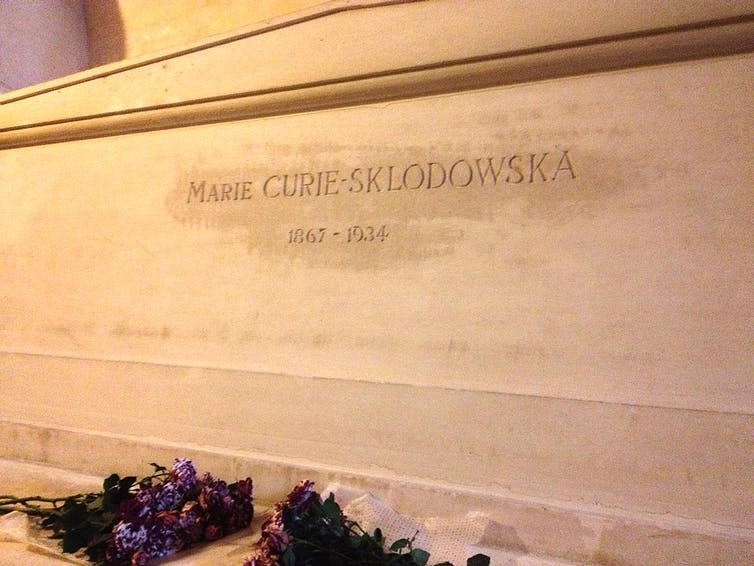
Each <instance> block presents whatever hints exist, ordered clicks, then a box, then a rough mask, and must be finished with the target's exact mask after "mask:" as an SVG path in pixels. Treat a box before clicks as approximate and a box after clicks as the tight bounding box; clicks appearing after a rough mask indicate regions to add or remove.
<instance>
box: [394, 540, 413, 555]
mask: <svg viewBox="0 0 754 566" xmlns="http://www.w3.org/2000/svg"><path fill="white" fill-rule="evenodd" d="M409 546H411V541H410V540H408V539H407V538H402V539H398V540H397V541H395V542H394V543H393V544H391V545H390V550H391V551H393V552H398V551H399V550H403V549H404V548H406V547H409Z"/></svg>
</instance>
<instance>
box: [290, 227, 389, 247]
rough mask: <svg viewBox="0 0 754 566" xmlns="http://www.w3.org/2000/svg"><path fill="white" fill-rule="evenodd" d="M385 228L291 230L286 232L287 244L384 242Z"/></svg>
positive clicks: (386, 234)
mask: <svg viewBox="0 0 754 566" xmlns="http://www.w3.org/2000/svg"><path fill="white" fill-rule="evenodd" d="M389 235H390V234H389V232H388V229H387V226H386V225H385V224H380V225H376V226H375V225H360V224H353V225H351V226H347V227H345V228H341V229H331V228H327V227H321V226H320V227H314V228H300V227H297V228H291V229H289V230H288V240H287V241H288V243H289V244H321V243H323V242H326V241H340V242H343V243H347V244H351V243H359V242H364V243H368V242H384V241H385V240H387V238H388V236H389Z"/></svg>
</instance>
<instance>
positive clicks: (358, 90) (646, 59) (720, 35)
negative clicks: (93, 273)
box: [0, 15, 754, 149]
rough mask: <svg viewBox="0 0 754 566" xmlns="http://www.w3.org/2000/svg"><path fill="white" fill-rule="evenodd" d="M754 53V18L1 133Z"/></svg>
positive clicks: (105, 129)
mask: <svg viewBox="0 0 754 566" xmlns="http://www.w3.org/2000/svg"><path fill="white" fill-rule="evenodd" d="M753 50H754V15H750V16H745V17H739V18H731V19H728V20H721V21H716V22H706V23H700V24H693V25H688V26H681V27H677V28H672V29H660V30H651V31H646V32H635V33H629V34H621V35H618V36H609V37H603V38H596V39H590V40H583V41H576V42H570V43H567V44H559V45H550V46H543V47H539V48H532V49H525V50H519V51H513V52H508V53H499V54H495V55H485V56H480V57H478V58H471V59H464V60H457V61H444V62H438V63H434V64H431V65H425V66H422V67H414V68H407V69H395V70H391V71H386V72H382V73H376V74H369V75H356V76H347V77H341V78H337V79H332V80H325V81H315V82H310V83H305V84H296V85H286V86H281V87H278V88H273V89H265V90H259V91H252V92H243V93H233V94H229V95H225V96H221V97H214V98H208V99H201V100H187V101H182V102H178V103H173V104H165V105H157V106H150V107H140V108H130V109H126V110H122V111H117V112H113V113H104V114H97V115H87V116H80V117H76V118H73V119H64V120H59V121H48V122H42V123H36V124H29V125H24V126H19V127H11V128H5V129H0V149H9V148H14V147H24V146H32V145H42V144H48V143H59V142H65V141H71V140H78V139H87V138H95V137H106V136H112V135H122V134H127V133H137V132H145V131H153V130H158V129H166V128H179V127H187V126H195V125H202V124H211V123H218V122H229V121H237V120H244V119H253V118H262V117H269V116H280V115H285V114H293V113H300V112H310V111H316V110H326V109H333V108H342V107H347V106H354V105H358V104H375V103H384V102H391V101H396V100H401V99H408V98H417V97H422V96H432V95H442V94H449V93H453V92H461V91H467V90H475V89H482V88H491V87H496V86H507V85H513V84H518V83H526V82H534V81H540V80H547V79H555V78H563V77H568V76H578V75H583V74H589V73H597V72H607V71H616V70H622V69H628V68H632V67H639V66H648V65H659V64H667V63H674V62H681V61H687V60H694V59H701V58H707V57H719V56H727V55H735V54H741V53H746V52H750V51H753Z"/></svg>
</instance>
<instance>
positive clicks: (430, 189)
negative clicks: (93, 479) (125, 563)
mask: <svg viewBox="0 0 754 566" xmlns="http://www.w3.org/2000/svg"><path fill="white" fill-rule="evenodd" d="M452 6H453V3H452V2H449V3H444V2H430V3H425V2H419V3H397V4H393V3H388V4H386V5H377V4H372V5H371V7H370V8H365V9H360V10H356V9H350V8H348V9H342V10H340V11H338V10H336V11H333V12H329V13H327V14H326V15H323V16H322V17H319V18H312V19H309V20H307V21H305V22H302V21H298V22H296V23H295V24H292V25H290V26H282V27H280V26H278V27H275V28H274V29H265V28H263V27H262V28H260V29H259V31H258V32H254V33H247V34H245V35H243V36H241V37H238V38H235V39H234V38H232V37H229V38H227V39H226V40H225V41H224V42H222V43H219V44H218V43H213V44H212V45H209V46H207V47H206V48H203V49H202V48H197V49H192V50H191V51H188V52H186V51H182V52H181V53H180V55H177V56H175V57H171V56H168V55H166V56H163V55H160V56H159V57H155V58H154V59H152V60H145V61H144V62H142V63H140V64H139V65H137V66H133V65H130V66H123V67H122V68H117V67H114V68H113V69H112V71H111V72H108V73H107V74H104V75H103V74H102V73H97V72H92V73H91V74H90V75H87V76H85V77H84V80H81V78H80V79H79V80H77V81H76V82H72V83H70V84H60V83H58V84H56V85H52V86H48V87H40V89H39V91H37V92H32V93H28V94H27V95H25V96H23V97H12V96H6V97H5V98H4V99H0V103H2V106H0V108H1V109H2V110H3V112H2V113H0V120H2V121H0V133H1V134H2V135H1V136H0V147H2V148H3V149H1V150H0V197H2V199H3V202H4V203H6V204H7V206H5V207H4V208H3V209H2V211H1V212H0V214H1V215H2V216H0V219H1V220H2V222H0V226H2V233H1V234H2V238H0V251H1V252H2V253H0V269H1V270H2V272H3V274H4V277H5V282H4V285H3V287H2V291H0V292H1V293H2V297H1V298H2V301H1V302H0V305H1V306H0V316H1V317H2V318H1V319H0V320H1V321H2V323H1V324H0V350H1V351H2V354H0V368H2V369H1V370H0V372H2V375H3V384H4V398H5V403H4V404H3V406H2V409H1V410H0V419H1V421H0V440H2V444H0V445H1V446H2V449H3V453H2V455H3V456H5V457H14V458H21V459H29V460H35V461H41V462H47V463H53V464H56V465H62V466H65V467H69V468H72V469H76V470H80V471H87V472H90V473H92V472H96V473H107V472H109V471H111V469H112V468H113V467H117V468H122V467H134V468H135V467H138V466H139V465H142V466H143V465H146V463H148V462H149V461H154V460H155V459H156V456H155V454H163V455H169V454H173V453H175V452H176V451H180V452H182V453H189V454H191V455H193V456H194V457H196V458H197V459H198V460H199V461H200V462H212V463H213V464H214V465H213V466H212V467H213V469H226V470H230V471H236V470H238V469H240V468H243V467H244V466H254V467H255V469H256V470H258V475H255V478H260V481H259V482H258V485H260V486H262V487H260V490H261V491H260V495H261V496H262V497H270V498H274V497H275V496H276V495H280V493H279V492H281V491H283V490H284V489H285V486H284V485H283V484H285V483H286V482H287V481H288V480H291V479H292V478H294V477H295V476H298V475H300V474H304V473H305V474H307V475H311V476H313V477H316V478H317V479H318V480H322V481H327V479H333V478H336V479H338V480H339V481H344V482H347V483H353V484H358V485H362V486H368V487H369V488H370V489H373V490H375V491H377V492H379V493H380V494H381V495H383V496H385V497H386V498H388V499H391V501H392V502H393V503H394V504H395V505H396V506H398V507H399V508H401V509H404V510H407V511H408V512H411V513H414V514H417V513H419V514H428V513H429V514H431V513H438V514H442V513H453V512H455V513H457V512H459V511H460V510H467V509H470V508H474V509H480V510H483V511H485V512H488V513H490V515H491V516H492V517H493V518H494V521H495V522H496V524H498V526H499V527H500V529H499V531H498V532H496V533H495V534H494V535H493V534H491V535H490V537H491V540H492V542H493V543H494V544H500V545H503V546H506V545H507V546H511V545H512V546H514V547H516V548H522V549H525V550H526V552H528V553H531V554H537V553H540V554H548V555H551V556H558V557H562V558H564V559H569V560H575V561H582V562H588V561H594V562H603V563H619V564H651V563H656V564H662V563H669V562H674V561H679V562H687V563H704V562H705V561H707V562H709V561H710V560H713V561H715V560H717V559H719V558H720V557H723V562H725V563H741V564H745V563H747V562H750V559H751V558H752V556H753V555H754V551H753V550H752V548H753V547H752V541H754V535H753V533H752V514H751V509H753V508H754V500H753V499H752V493H751V490H750V489H749V488H748V486H750V485H752V483H754V482H753V480H754V477H752V470H754V461H753V460H752V454H754V450H752V439H754V411H753V409H754V390H753V389H752V385H751V379H750V377H751V375H752V370H753V369H754V368H753V366H752V360H754V356H752V353H753V352H752V344H754V330H753V329H754V325H752V320H753V319H754V299H753V298H752V291H751V281H752V277H753V276H754V273H753V272H752V269H753V267H752V266H754V251H753V249H752V247H751V244H750V243H751V241H752V238H753V237H754V233H753V231H752V223H751V218H752V216H754V214H753V213H754V210H752V203H754V199H752V186H753V185H752V180H753V179H754V171H753V170H752V165H751V162H750V159H748V156H749V155H750V153H751V149H752V148H751V140H752V139H754V137H753V136H752V135H751V134H752V126H753V125H754V124H753V122H752V113H751V111H750V110H749V108H748V105H746V104H743V103H742V101H745V100H747V99H748V98H751V95H752V92H753V91H754V83H753V82H752V76H754V74H753V73H752V70H754V69H752V57H751V51H752V50H753V49H754V46H752V45H751V40H750V39H748V38H750V37H754V36H753V35H752V34H750V33H749V32H750V31H751V26H752V21H754V20H753V18H752V17H751V13H752V12H753V11H752V10H749V11H747V9H748V8H747V7H746V6H743V5H741V6H735V7H730V6H722V5H715V6H708V7H706V8H704V9H701V8H700V9H698V10H697V9H690V8H688V7H686V8H684V7H683V6H682V5H681V4H673V5H672V6H669V7H667V6H666V5H665V4H663V6H666V8H662V7H658V11H657V12H656V13H654V14H653V15H652V17H651V18H650V17H649V16H647V15H646V14H645V11H643V10H636V9H634V8H632V7H630V6H628V3H626V5H625V6H623V8H624V11H623V12H622V13H620V14H619V15H616V13H615V12H614V11H613V10H612V9H608V8H607V7H605V8H603V10H604V13H602V14H596V15H595V14H592V16H593V19H590V20H589V21H582V22H580V23H579V22H577V23H576V24H575V25H574V26H570V27H558V28H547V29H541V28H540V27H536V26H535V27H532V28H530V29H529V30H528V31H527V32H526V33H523V32H520V33H518V34H517V33H511V34H510V35H507V36H506V35H502V34H500V33H499V30H500V29H502V28H503V26H505V25H508V26H510V25H511V22H516V21H519V18H522V17H525V16H526V15H527V14H528V13H529V12H528V8H525V7H521V8H519V11H518V12H516V11H515V10H513V11H511V10H501V9H499V7H496V6H497V3H495V2H489V3H484V2H480V3H478V4H475V5H474V6H475V7H474V9H471V8H470V9H469V10H468V11H465V12H463V11H462V12H461V13H458V12H453V13H454V14H455V15H454V18H453V19H452V21H450V20H445V19H443V18H442V17H441V16H442V15H443V14H447V13H449V12H448V10H450V8H451V7H452ZM561 10H563V13H562V14H557V13H550V14H549V16H548V18H550V19H552V21H556V20H559V19H562V17H565V16H566V15H567V13H568V11H569V10H570V11H571V14H572V15H573V14H574V13H578V9H577V6H576V5H575V4H568V3H565V4H563V5H562V7H561ZM663 10H665V11H663ZM705 10H706V11H705ZM598 11H599V10H598ZM598 16H602V17H598ZM550 19H547V18H546V19H544V20H541V21H540V22H539V24H541V25H545V24H546V23H547V22H548V21H551V20H550ZM480 21H485V22H486V23H487V25H486V26H483V27H481V28H480V25H479V22H480ZM428 22H432V24H431V26H434V28H433V29H434V32H436V33H439V32H440V31H444V33H445V37H446V38H447V41H445V42H444V43H443V44H442V45H440V44H427V43H426V42H425V41H423V39H424V38H425V37H426V33H427V28H428V26H430V24H429V23H428ZM595 22H598V23H595ZM399 23H400V24H401V25H402V26H403V27H401V28H400V29H401V30H402V31H403V33H401V34H394V35H390V32H391V30H393V31H394V30H396V29H398V27H397V26H398V24H399ZM652 25H657V26H659V27H658V28H657V29H655V28H653V27H652ZM595 26H596V27H595ZM674 26H675V27H674ZM435 28H437V29H435ZM553 29H555V31H552V30H553ZM670 29H672V30H674V31H672V32H670V31H668V30H670ZM388 36H390V37H393V38H394V39H395V41H394V42H392V43H391V46H390V49H383V50H382V51H379V56H376V55H374V56H371V55H372V54H376V53H378V48H380V47H384V46H385V40H384V38H385V37H388ZM302 37H306V38H308V41H306V42H302V41H299V40H300V38H302ZM470 37H473V38H474V40H473V41H469V38H470ZM543 38H546V40H547V41H546V42H543V41H544V40H543ZM314 44H316V45H317V46H318V47H317V49H316V50H312V48H311V45H314ZM345 46H347V47H348V49H345V48H344V47H345ZM534 46H539V47H534ZM368 55H370V56H368ZM282 60H285V61H292V62H295V63H294V64H291V65H288V66H283V65H278V64H277V62H278V61H282ZM261 68H264V69H265V71H266V72H264V73H262V72H255V71H257V70H258V69H261ZM527 73H528V74H527ZM533 74H536V77H534V76H533ZM526 77H528V79H527V80H523V78H526ZM534 78H536V79H537V80H534ZM223 466H224V468H223ZM715 557H716V558H715Z"/></svg>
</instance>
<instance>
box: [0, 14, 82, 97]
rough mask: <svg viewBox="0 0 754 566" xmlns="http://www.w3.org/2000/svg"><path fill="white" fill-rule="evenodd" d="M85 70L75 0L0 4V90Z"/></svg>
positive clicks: (80, 22)
mask: <svg viewBox="0 0 754 566" xmlns="http://www.w3.org/2000/svg"><path fill="white" fill-rule="evenodd" d="M88 66H89V54H88V49H87V34H86V25H85V23H84V10H83V6H82V3H81V2H80V1H71V0H46V1H45V2H28V1H27V0H2V1H0V91H2V92H6V91H9V90H15V89H18V88H22V87H25V86H29V85H33V84H37V83H41V82H44V81H49V80H51V79H55V78H58V77H62V76H65V75H70V74H71V73H75V72H77V71H82V70H84V69H86V68H87V67H88Z"/></svg>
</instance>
